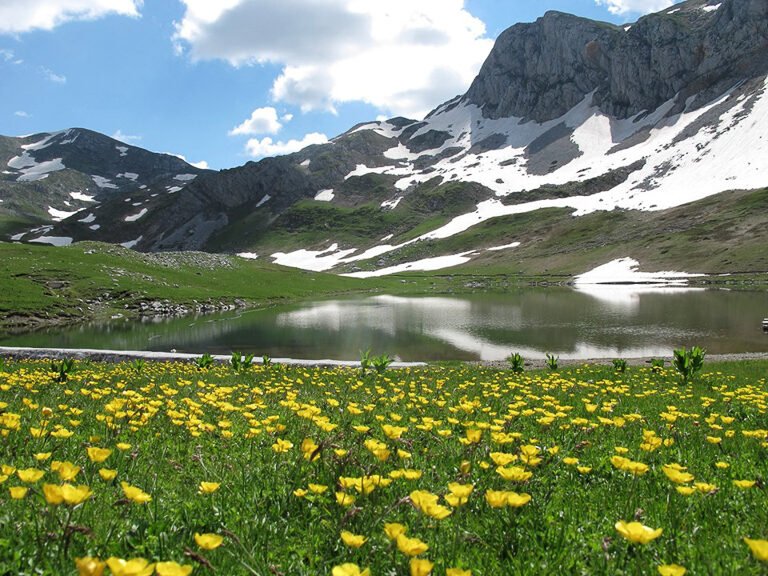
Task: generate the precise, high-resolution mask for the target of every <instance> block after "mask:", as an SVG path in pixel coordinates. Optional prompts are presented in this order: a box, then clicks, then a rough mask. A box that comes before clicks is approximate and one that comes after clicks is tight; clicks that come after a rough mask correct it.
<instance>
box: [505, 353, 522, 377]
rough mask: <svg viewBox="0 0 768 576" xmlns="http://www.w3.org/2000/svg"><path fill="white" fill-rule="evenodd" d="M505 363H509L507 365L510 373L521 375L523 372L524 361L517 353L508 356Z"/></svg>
mask: <svg viewBox="0 0 768 576" xmlns="http://www.w3.org/2000/svg"><path fill="white" fill-rule="evenodd" d="M507 362H509V365H510V367H511V368H512V372H514V373H515V374H522V372H523V370H524V369H525V368H524V366H525V360H524V359H523V357H522V356H521V355H520V353H519V352H515V353H514V354H510V356H509V357H508V358H507Z"/></svg>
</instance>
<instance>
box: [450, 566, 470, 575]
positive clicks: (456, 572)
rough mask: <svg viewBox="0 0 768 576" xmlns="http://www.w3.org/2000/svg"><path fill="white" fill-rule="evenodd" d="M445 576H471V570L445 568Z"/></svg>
mask: <svg viewBox="0 0 768 576" xmlns="http://www.w3.org/2000/svg"><path fill="white" fill-rule="evenodd" d="M445 576H472V570H464V569H462V568H446V569H445Z"/></svg>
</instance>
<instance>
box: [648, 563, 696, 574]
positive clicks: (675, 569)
mask: <svg viewBox="0 0 768 576" xmlns="http://www.w3.org/2000/svg"><path fill="white" fill-rule="evenodd" d="M656 569H657V570H658V571H659V574H660V575H661V576H683V575H684V574H685V573H686V572H687V571H688V570H686V569H685V568H683V567H682V566H680V565H679V564H662V565H661V566H657V568H656Z"/></svg>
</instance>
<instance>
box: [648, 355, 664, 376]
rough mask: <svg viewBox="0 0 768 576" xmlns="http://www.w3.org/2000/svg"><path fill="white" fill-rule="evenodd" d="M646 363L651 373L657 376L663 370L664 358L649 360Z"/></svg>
mask: <svg viewBox="0 0 768 576" xmlns="http://www.w3.org/2000/svg"><path fill="white" fill-rule="evenodd" d="M648 363H649V364H650V365H651V372H655V373H657V374H658V373H659V372H661V371H662V370H664V358H651V359H650V360H648Z"/></svg>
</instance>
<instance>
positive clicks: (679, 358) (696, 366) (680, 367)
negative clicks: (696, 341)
mask: <svg viewBox="0 0 768 576" xmlns="http://www.w3.org/2000/svg"><path fill="white" fill-rule="evenodd" d="M706 354H707V351H706V350H704V349H703V348H699V347H698V346H694V347H692V348H691V349H690V350H687V349H686V348H685V346H683V347H682V348H678V349H677V350H675V351H674V359H673V362H672V363H673V365H674V367H675V370H677V372H678V374H680V377H681V378H682V379H683V382H690V381H691V380H693V378H694V377H695V376H696V373H697V372H699V371H700V370H701V369H702V368H703V367H704V356H706Z"/></svg>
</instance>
